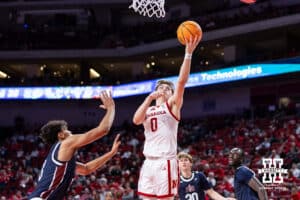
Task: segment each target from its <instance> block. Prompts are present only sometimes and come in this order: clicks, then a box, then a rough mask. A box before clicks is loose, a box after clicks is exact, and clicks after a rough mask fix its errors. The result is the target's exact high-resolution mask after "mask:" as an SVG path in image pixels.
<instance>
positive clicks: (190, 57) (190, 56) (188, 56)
mask: <svg viewBox="0 0 300 200" xmlns="http://www.w3.org/2000/svg"><path fill="white" fill-rule="evenodd" d="M184 59H188V60H191V59H192V54H191V53H185V55H184Z"/></svg>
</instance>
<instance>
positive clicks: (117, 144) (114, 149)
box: [111, 134, 121, 155]
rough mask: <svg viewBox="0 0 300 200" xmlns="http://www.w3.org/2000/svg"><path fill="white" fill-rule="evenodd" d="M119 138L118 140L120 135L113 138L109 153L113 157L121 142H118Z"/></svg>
mask: <svg viewBox="0 0 300 200" xmlns="http://www.w3.org/2000/svg"><path fill="white" fill-rule="evenodd" d="M119 138H120V134H118V135H117V136H116V137H115V140H114V144H113V146H112V147H111V152H112V153H113V155H115V154H116V153H117V152H118V149H119V146H120V144H121V141H120V140H119Z"/></svg>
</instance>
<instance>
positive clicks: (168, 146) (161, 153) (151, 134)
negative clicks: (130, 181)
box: [143, 102, 179, 159]
mask: <svg viewBox="0 0 300 200" xmlns="http://www.w3.org/2000/svg"><path fill="white" fill-rule="evenodd" d="M178 123H179V120H178V119H177V118H176V116H175V115H174V114H173V113H172V112H171V109H170V107H169V105H168V103H167V102H166V103H164V104H162V105H160V106H151V107H149V108H148V109H147V111H146V119H145V121H144V123H143V125H144V128H145V144H144V151H143V153H144V155H145V157H146V158H147V157H159V158H167V159H170V158H176V154H177V130H178Z"/></svg>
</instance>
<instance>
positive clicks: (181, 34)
mask: <svg viewBox="0 0 300 200" xmlns="http://www.w3.org/2000/svg"><path fill="white" fill-rule="evenodd" d="M196 36H199V37H200V40H201V38H202V29H201V27H200V25H199V24H198V23H197V22H195V21H185V22H182V23H181V24H180V25H179V26H178V28H177V39H178V40H179V42H180V43H181V44H183V45H185V40H186V39H192V38H194V37H196Z"/></svg>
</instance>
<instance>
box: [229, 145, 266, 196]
mask: <svg viewBox="0 0 300 200" xmlns="http://www.w3.org/2000/svg"><path fill="white" fill-rule="evenodd" d="M243 157H244V152H243V150H242V149H240V148H233V149H231V150H230V153H229V158H228V160H229V165H231V166H232V167H233V168H234V169H235V174H234V192H235V196H236V198H237V199H238V200H267V199H268V196H267V192H266V190H265V187H264V185H263V184H262V183H261V182H260V181H259V180H258V179H257V178H256V177H255V173H254V172H253V171H252V170H251V169H249V168H248V167H246V166H244V165H242V163H243Z"/></svg>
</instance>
